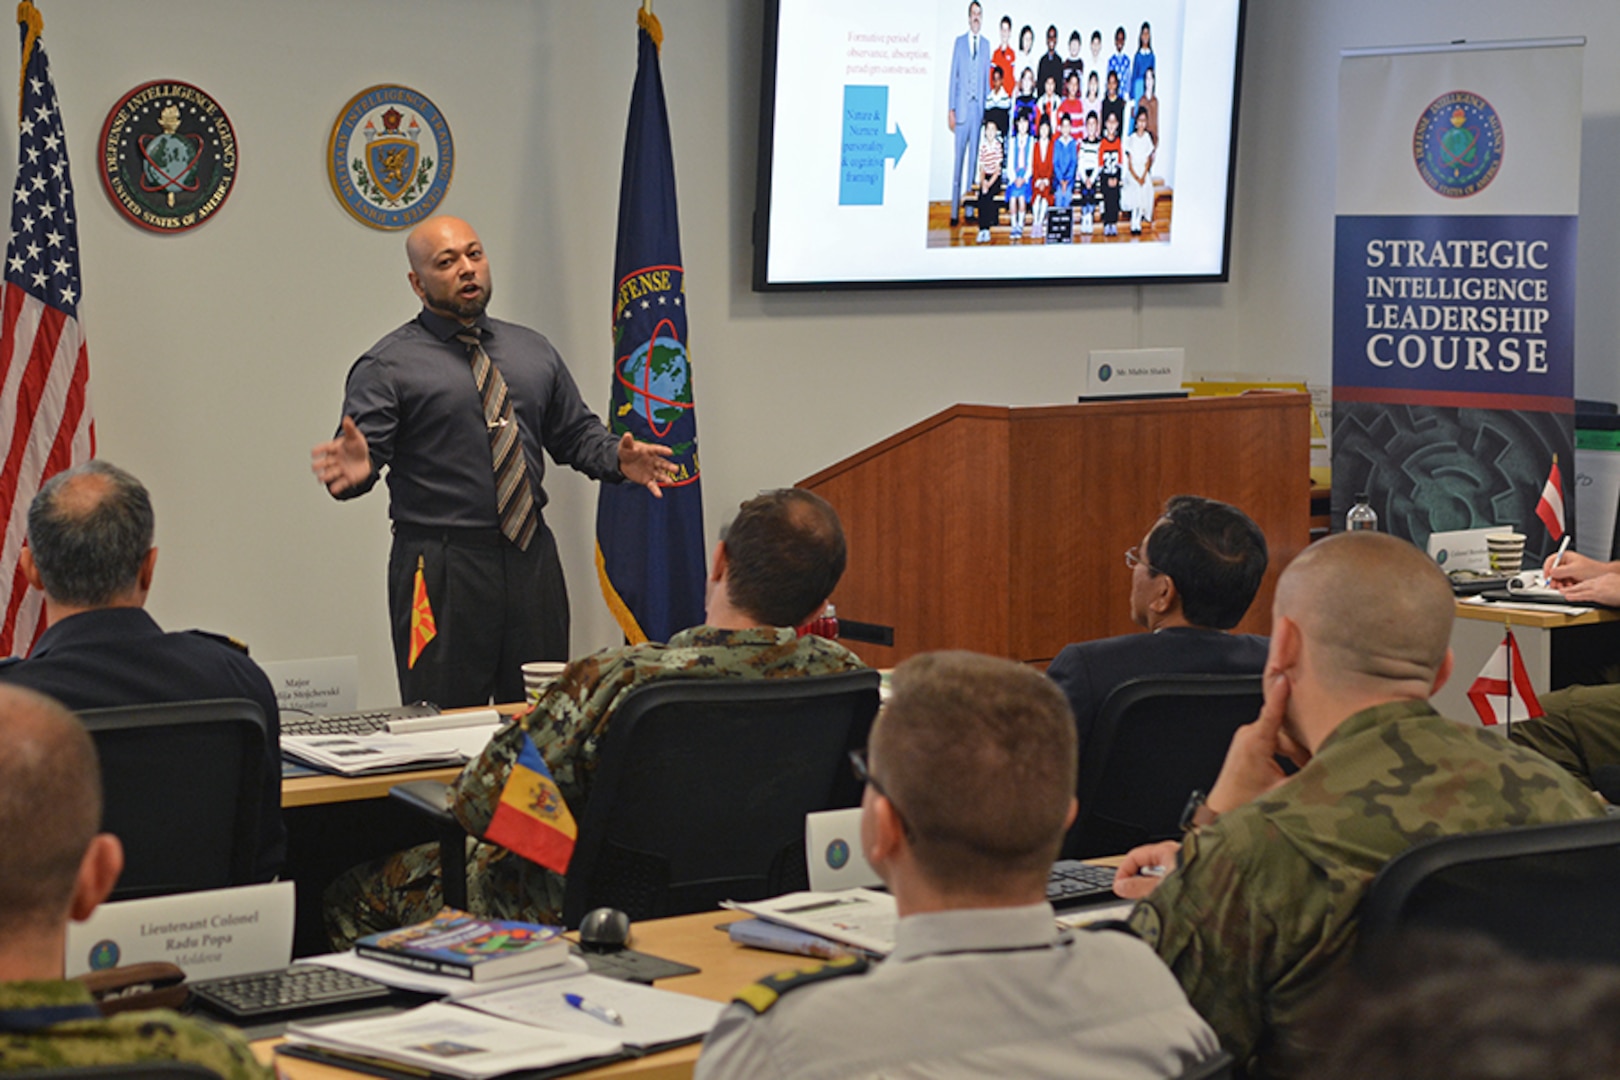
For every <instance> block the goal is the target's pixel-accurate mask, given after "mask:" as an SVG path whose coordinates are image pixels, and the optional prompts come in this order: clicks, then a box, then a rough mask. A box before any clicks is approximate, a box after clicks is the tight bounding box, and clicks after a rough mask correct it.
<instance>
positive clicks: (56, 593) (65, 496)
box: [28, 458, 153, 608]
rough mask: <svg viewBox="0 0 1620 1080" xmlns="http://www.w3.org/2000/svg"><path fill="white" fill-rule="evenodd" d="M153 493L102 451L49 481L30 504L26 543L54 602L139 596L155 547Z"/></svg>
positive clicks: (83, 603) (100, 603)
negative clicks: (101, 454)
mask: <svg viewBox="0 0 1620 1080" xmlns="http://www.w3.org/2000/svg"><path fill="white" fill-rule="evenodd" d="M152 530H153V516H152V499H151V496H149V495H148V494H147V491H146V488H145V487H143V486H142V485H141V482H140V481H139V480H137V479H135V478H134V477H133V476H131V475H130V474H129V473H127V472H125V471H124V470H123V469H120V468H118V466H116V465H113V464H111V463H109V462H107V461H104V460H102V459H100V458H95V459H93V460H90V461H87V462H85V463H84V464H83V465H76V466H74V467H73V468H71V469H67V470H64V471H63V472H59V473H57V474H56V475H55V476H53V477H51V478H50V479H49V480H47V481H46V482H45V483H44V484H43V485H41V487H40V489H39V494H37V495H35V496H34V501H33V502H32V503H31V504H30V505H29V507H28V549H29V553H30V558H31V559H32V560H33V565H34V567H35V568H36V569H37V571H38V573H39V578H40V584H41V585H43V586H44V589H45V595H46V596H47V597H49V598H50V599H51V601H53V602H54V603H57V604H67V605H71V606H73V607H81V608H97V607H107V606H110V605H113V604H119V603H124V602H128V601H131V600H133V599H136V598H137V597H136V595H135V594H137V593H138V592H139V590H140V581H141V573H142V565H143V563H144V561H145V560H146V559H147V553H148V552H150V551H151V550H152Z"/></svg>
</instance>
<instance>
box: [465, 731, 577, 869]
mask: <svg viewBox="0 0 1620 1080" xmlns="http://www.w3.org/2000/svg"><path fill="white" fill-rule="evenodd" d="M578 834H579V830H578V828H576V827H575V825H574V815H573V814H571V813H570V812H569V810H568V804H567V803H565V802H563V797H562V792H561V791H558V790H557V781H555V780H553V779H552V778H551V770H550V769H548V768H546V762H545V759H544V758H542V757H541V756H540V751H539V750H536V749H535V746H534V740H533V739H530V738H529V736H528V734H527V733H526V732H525V733H524V736H523V748H522V749H521V750H520V751H519V752H518V759H517V761H516V762H515V763H513V765H512V775H511V777H510V778H508V780H507V781H506V787H505V788H503V789H502V790H501V801H500V805H498V806H496V807H495V816H494V817H492V818H491V819H490V822H489V828H487V829H485V830H484V839H485V840H488V841H489V842H490V843H492V844H499V845H501V846H502V847H503V848H506V849H507V850H508V851H513V852H516V853H517V854H519V855H521V856H523V857H524V858H525V859H528V860H529V861H530V862H532V863H537V864H539V865H540V866H543V867H545V868H546V869H547V870H555V871H556V872H557V873H559V874H566V873H567V872H568V861H569V860H570V859H572V858H573V857H574V838H575V837H576V836H577V835H578Z"/></svg>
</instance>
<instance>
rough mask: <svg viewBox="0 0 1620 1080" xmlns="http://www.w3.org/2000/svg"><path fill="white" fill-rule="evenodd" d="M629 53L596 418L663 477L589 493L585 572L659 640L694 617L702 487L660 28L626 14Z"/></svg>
mask: <svg viewBox="0 0 1620 1080" xmlns="http://www.w3.org/2000/svg"><path fill="white" fill-rule="evenodd" d="M636 23H637V26H638V27H639V29H638V30H637V31H636V39H637V43H638V48H639V50H640V51H639V53H638V59H637V62H636V83H635V87H634V88H633V89H632V90H631V92H630V120H629V123H628V125H627V127H626V130H625V135H624V169H623V172H622V173H621V174H620V177H619V240H618V249H617V252H616V254H615V257H614V260H613V390H612V397H611V399H610V402H609V408H608V417H607V420H608V425H609V426H610V427H611V428H612V429H613V434H615V435H623V434H625V433H626V432H629V433H630V434H632V435H634V436H635V437H636V438H638V439H640V440H641V441H642V442H655V443H662V444H663V445H665V446H667V447H669V448H670V450H671V452H672V455H673V456H672V457H671V459H670V460H671V461H673V462H674V464H675V477H674V479H673V480H670V481H669V482H667V483H665V484H661V485H659V487H660V490H661V492H662V494H663V497H662V498H659V499H655V498H653V497H652V495H651V494H650V493H649V492H648V491H647V490H646V489H644V488H642V487H640V486H639V485H636V484H603V485H601V491H600V492H599V493H598V494H597V497H596V574H597V579H598V580H599V581H600V582H601V585H602V596H603V598H604V599H605V600H606V601H607V605H608V608H609V610H611V611H612V612H613V617H614V618H615V619H616V620H618V623H619V628H620V629H621V630H623V631H624V636H625V640H626V641H628V642H630V643H631V644H639V643H641V642H643V641H648V640H651V641H668V640H669V639H670V637H671V635H673V634H674V633H675V632H676V631H678V630H685V629H686V628H687V627H689V626H697V625H698V624H699V623H701V622H703V587H704V580H705V573H704V560H703V554H704V553H703V492H702V489H701V487H700V484H699V475H700V473H701V470H700V469H699V467H698V448H697V413H696V411H695V410H694V408H693V403H692V366H691V356H690V354H689V353H688V352H687V345H686V342H687V336H686V271H685V269H684V268H683V267H682V265H681V226H680V218H679V215H677V214H676V212H675V159H674V156H673V155H672V154H671V152H670V145H669V119H668V116H667V114H666V113H665V111H664V81H663V77H662V76H661V75H660V74H659V70H658V50H659V48H660V46H661V45H662V44H663V40H664V31H663V28H662V27H661V26H660V25H659V23H658V19H657V17H656V16H654V15H653V13H652V12H650V11H648V10H646V9H645V8H643V9H642V10H641V11H639V12H637V14H636Z"/></svg>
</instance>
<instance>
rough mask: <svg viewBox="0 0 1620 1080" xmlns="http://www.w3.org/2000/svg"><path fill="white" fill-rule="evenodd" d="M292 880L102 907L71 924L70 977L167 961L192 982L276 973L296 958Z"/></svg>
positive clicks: (69, 926) (128, 901) (68, 970)
mask: <svg viewBox="0 0 1620 1080" xmlns="http://www.w3.org/2000/svg"><path fill="white" fill-rule="evenodd" d="M293 906H294V899H293V883H292V882H290V881H273V882H270V883H269V884H266V885H243V886H240V887H238V888H234V889H209V890H205V891H203V892H191V893H181V894H179V895H177V896H153V897H148V898H146V899H144V900H119V901H115V902H112V903H107V904H102V905H101V906H100V907H98V908H97V909H96V910H95V912H94V913H92V914H91V916H90V918H88V919H86V920H85V921H84V922H82V923H69V924H68V930H67V974H68V977H69V978H72V977H73V976H75V975H82V974H84V973H85V972H87V971H103V970H105V969H107V968H110V967H118V966H120V965H122V966H125V967H127V966H129V965H130V964H140V963H145V962H147V961H149V960H162V961H167V962H168V963H171V964H174V965H176V966H178V967H179V968H180V969H181V970H182V971H184V972H185V973H186V978H187V979H214V978H219V977H221V976H224V975H242V974H246V973H248V972H252V971H273V970H275V969H277V968H284V967H286V966H287V965H288V964H289V963H290V962H291V961H292V939H293Z"/></svg>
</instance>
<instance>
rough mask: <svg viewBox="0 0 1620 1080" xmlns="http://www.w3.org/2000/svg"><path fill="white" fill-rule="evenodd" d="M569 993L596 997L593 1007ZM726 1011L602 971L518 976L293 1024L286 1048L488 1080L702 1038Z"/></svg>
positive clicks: (343, 1059) (715, 1004)
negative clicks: (446, 998) (385, 1009)
mask: <svg viewBox="0 0 1620 1080" xmlns="http://www.w3.org/2000/svg"><path fill="white" fill-rule="evenodd" d="M565 970H566V968H565ZM570 998H573V999H574V1001H576V1002H578V1001H580V1000H583V1001H585V1002H589V1003H590V1006H591V1011H585V1010H582V1009H581V1008H580V1007H578V1006H577V1005H574V1004H570V1003H569V999H570ZM724 1007H725V1006H723V1005H722V1004H720V1003H719V1002H717V1001H706V1000H704V999H702V998H696V997H691V996H688V995H686V994H674V993H671V992H669V991H667V990H655V989H653V988H652V987H650V986H641V985H639V984H637V983H628V982H621V981H620V980H618V979H609V978H605V977H603V976H601V975H590V974H575V975H566V976H564V977H561V978H540V979H534V978H532V977H525V976H518V977H515V978H512V979H504V980H500V981H499V982H496V983H494V984H490V985H488V986H486V987H482V988H479V989H478V990H476V991H473V992H470V993H469V992H466V991H465V990H463V991H462V993H461V994H460V995H459V996H458V997H456V998H455V999H454V1001H453V1002H435V1003H433V1004H431V1005H423V1006H421V1007H420V1008H416V1009H412V1010H410V1011H409V1012H404V1013H395V1014H393V1015H391V1016H386V1017H368V1018H365V1019H360V1020H340V1021H336V1022H333V1023H305V1024H293V1025H292V1026H290V1027H289V1028H288V1029H287V1043H286V1048H287V1052H288V1053H291V1054H293V1055H294V1056H297V1057H313V1058H315V1059H317V1060H322V1061H328V1062H336V1063H340V1064H351V1065H352V1064H356V1063H372V1064H376V1063H383V1064H385V1065H389V1066H395V1067H402V1068H404V1069H405V1070H424V1069H425V1070H427V1071H429V1072H432V1073H439V1074H444V1075H447V1076H454V1077H462V1078H466V1080H481V1078H483V1077H489V1076H497V1075H500V1074H502V1073H508V1072H513V1071H516V1070H534V1069H546V1068H550V1067H552V1066H556V1065H563V1064H567V1063H570V1062H577V1063H582V1064H595V1063H598V1062H601V1061H608V1060H613V1059H615V1058H620V1057H627V1056H629V1055H630V1054H633V1053H634V1054H644V1053H649V1052H652V1051H655V1050H662V1049H665V1048H668V1047H671V1046H680V1045H683V1044H685V1043H691V1042H696V1041H698V1040H699V1039H701V1038H703V1036H704V1035H706V1034H708V1031H709V1029H710V1028H711V1027H713V1026H714V1023H715V1021H716V1020H717V1019H719V1016H720V1011H721V1010H722V1009H723V1008H724ZM604 1013H605V1014H608V1015H614V1016H617V1017H618V1018H619V1020H620V1021H621V1022H620V1023H613V1022H612V1021H610V1020H607V1019H603V1018H602V1015H601V1014H604Z"/></svg>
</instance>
